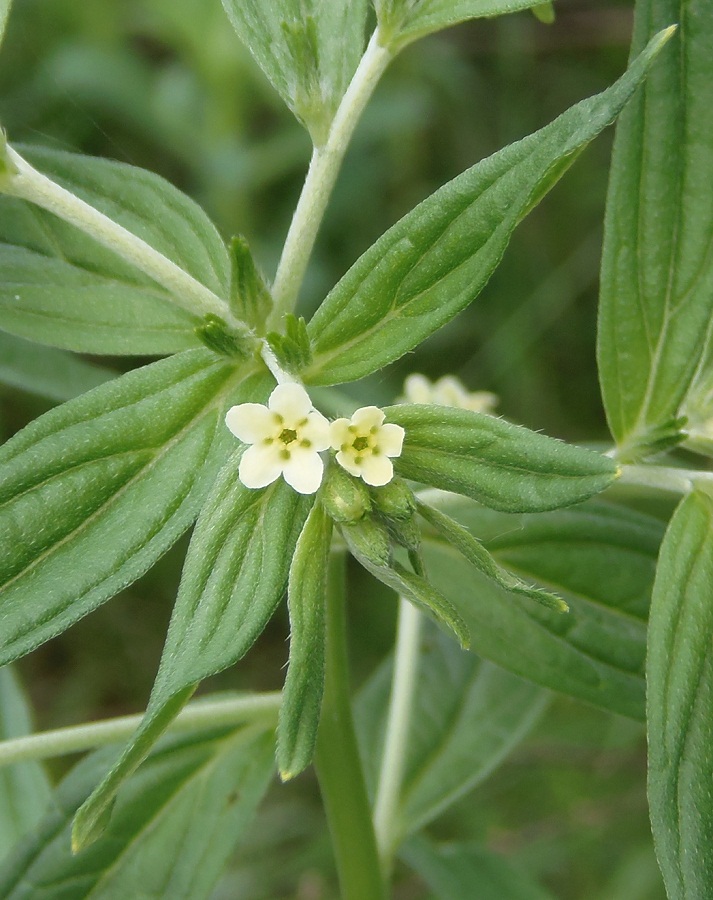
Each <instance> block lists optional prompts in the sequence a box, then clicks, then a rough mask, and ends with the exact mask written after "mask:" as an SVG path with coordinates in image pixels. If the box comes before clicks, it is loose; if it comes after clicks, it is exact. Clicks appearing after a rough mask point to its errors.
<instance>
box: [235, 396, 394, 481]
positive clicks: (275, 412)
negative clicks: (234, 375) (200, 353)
mask: <svg viewBox="0 0 713 900" xmlns="http://www.w3.org/2000/svg"><path fill="white" fill-rule="evenodd" d="M384 418H385V416H384V413H383V412H382V410H380V409H379V408H378V407H376V406H365V407H362V408H361V409H358V410H357V411H356V412H355V413H354V415H353V416H352V417H351V419H337V420H336V421H335V422H332V423H331V424H330V423H329V422H328V421H327V419H325V417H324V416H323V415H322V414H321V413H320V412H318V411H317V410H316V409H314V408H313V406H312V401H311V400H310V398H309V394H308V393H307V391H306V390H305V389H304V388H303V387H302V386H301V385H299V384H295V383H289V384H280V385H278V386H277V387H276V388H275V390H274V391H273V392H272V394H270V399H269V400H268V402H267V406H263V405H262V404H260V403H241V404H240V405H239V406H233V407H231V408H230V409H229V410H228V412H227V414H226V417H225V424H226V425H227V426H228V428H229V429H230V431H231V432H232V433H233V434H234V435H235V437H237V438H238V439H239V440H241V441H242V442H243V443H245V444H249V445H250V446H249V447H248V448H247V450H246V451H245V453H243V456H242V458H241V460H240V467H239V469H238V477H239V478H240V480H241V481H242V483H243V484H244V485H245V486H246V487H248V488H262V487H266V486H267V485H268V484H272V482H273V481H276V480H277V479H278V478H279V477H280V475H282V477H283V478H284V479H285V481H286V482H287V483H288V484H289V485H290V486H291V487H293V488H294V489H295V490H296V491H297V492H298V493H300V494H314V493H315V491H316V490H317V489H318V488H319V486H320V484H321V483H322V476H323V474H324V462H323V460H322V457H321V456H320V453H321V452H322V451H324V450H328V449H329V448H330V447H331V448H333V449H334V450H336V451H337V454H336V456H337V462H338V463H339V465H340V466H342V467H343V468H344V469H346V471H347V472H350V473H351V474H352V475H355V476H357V477H361V478H362V479H363V480H364V481H365V482H366V483H367V484H370V485H372V486H374V487H378V486H381V485H384V484H387V483H388V482H389V481H391V479H392V478H393V475H394V467H393V463H392V462H391V459H392V458H393V457H396V456H400V455H401V448H402V446H403V440H404V429H403V428H401V426H400V425H391V424H384Z"/></svg>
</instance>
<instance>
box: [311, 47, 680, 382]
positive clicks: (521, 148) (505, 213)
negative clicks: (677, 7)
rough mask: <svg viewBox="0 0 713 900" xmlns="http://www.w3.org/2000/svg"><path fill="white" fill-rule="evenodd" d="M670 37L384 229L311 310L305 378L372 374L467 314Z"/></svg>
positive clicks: (332, 379)
mask: <svg viewBox="0 0 713 900" xmlns="http://www.w3.org/2000/svg"><path fill="white" fill-rule="evenodd" d="M670 36H671V33H670V30H669V31H666V32H663V33H661V34H660V35H658V36H657V37H656V38H654V39H653V40H652V41H651V43H650V44H649V45H648V47H647V48H646V50H644V52H643V53H641V54H640V56H639V57H638V58H637V59H636V60H635V61H634V62H633V63H632V65H631V67H630V68H629V70H628V71H627V72H626V73H625V74H624V75H623V76H622V77H621V78H620V79H619V81H617V82H616V84H614V85H613V86H612V87H611V88H609V89H608V90H607V91H604V93H602V94H599V95H598V96H596V97H592V98H590V99H589V100H585V101H583V102H582V103H578V104H577V105H576V106H573V107H572V108H571V109H570V110H568V111H567V112H565V113H563V114H562V115H561V116H560V117H559V118H558V119H555V121H554V122H552V123H551V124H550V125H548V126H546V127H545V128H543V129H542V130H541V131H538V132H535V133H534V134H532V135H530V136H529V137H526V138H524V139H523V140H521V141H518V142H517V143H516V144H512V145H511V146H509V147H506V148H505V149H504V150H501V151H500V152H499V153H496V154H495V155H494V156H491V157H490V158H489V159H486V160H483V161H482V162H480V163H478V164H477V165H476V166H474V167H473V168H472V169H468V170H467V171H466V172H464V173H463V174H462V175H460V176H459V177H458V178H456V179H454V180H453V181H451V182H449V183H448V184H447V185H445V186H444V187H442V188H441V189H440V190H439V191H437V192H436V193H435V194H433V196H431V197H429V198H428V199H427V200H425V201H424V202H423V203H421V204H420V205H419V206H417V207H416V208H415V209H414V210H413V211H412V212H410V213H409V214H408V215H407V216H405V217H404V218H403V219H401V221H400V222H397V224H396V225H394V226H393V227H392V228H390V229H389V230H388V231H387V232H386V234H384V235H383V236H382V237H381V238H380V239H379V240H378V241H377V242H376V243H375V244H374V245H373V246H372V247H371V248H370V249H369V250H367V251H366V253H364V255H363V256H362V257H361V258H360V259H359V260H357V262H356V263H355V264H354V265H353V266H352V268H351V269H350V270H349V271H348V272H347V274H346V275H345V276H344V277H343V278H342V279H341V281H339V282H338V284H337V285H336V286H335V287H334V289H333V290H332V291H331V293H330V294H329V295H328V297H327V298H326V299H325V301H324V303H323V304H322V305H321V306H320V308H319V309H318V310H317V312H316V313H315V315H314V317H313V319H312V321H311V322H310V324H309V332H310V336H311V338H312V343H313V350H314V357H315V360H314V363H313V364H312V366H310V368H309V369H307V370H306V372H305V373H304V374H305V378H306V379H307V380H308V381H310V382H311V383H312V384H337V383H338V382H341V381H353V380H356V379H357V378H362V377H364V376H365V375H369V374H371V373H372V372H376V371H378V370H379V369H381V368H382V367H383V366H385V365H386V364H387V363H390V362H393V361H394V360H395V359H398V358H399V357H400V356H402V355H403V354H404V353H406V352H407V351H409V350H411V349H413V347H415V346H417V345H418V344H420V343H421V341H423V340H425V338H427V337H428V336H429V335H430V334H433V332H434V331H436V330H437V329H438V328H440V327H441V326H442V325H444V324H445V323H446V322H448V321H449V320H450V319H452V318H453V316H455V315H456V314H457V313H459V312H460V311H461V310H463V309H465V307H466V306H468V304H469V303H471V301H473V300H474V299H475V298H476V297H477V296H478V294H479V293H480V291H481V290H482V288H483V287H484V285H485V284H486V282H487V281H488V279H489V277H490V275H491V274H492V272H493V270H494V269H495V267H496V266H497V264H498V263H499V262H500V259H501V257H502V255H503V253H504V251H505V248H506V246H507V244H508V241H509V239H510V235H511V234H512V232H513V230H514V228H515V226H516V225H517V224H518V222H519V221H520V220H521V219H522V217H523V215H524V214H525V213H526V212H527V211H528V210H529V209H530V207H531V204H532V202H533V199H534V198H535V197H538V198H539V197H540V196H541V194H542V192H543V189H544V186H546V187H551V186H552V184H554V182H555V180H556V176H559V175H561V174H562V172H563V171H564V168H565V167H566V165H565V164H566V162H567V161H571V159H572V158H573V156H574V155H575V154H576V153H577V152H578V151H580V150H581V149H582V148H583V147H584V146H586V144H587V143H589V141H591V140H592V139H593V138H594V137H596V135H597V134H599V132H600V131H601V130H602V129H603V128H605V127H606V126H607V125H609V124H610V123H611V122H612V121H613V120H614V118H615V117H616V116H617V114H618V113H619V112H620V110H621V109H622V107H623V106H624V104H625V103H626V102H627V100H628V99H629V98H630V97H631V95H632V94H633V92H634V91H635V90H636V88H637V87H638V85H639V84H640V83H641V81H642V80H643V78H644V77H645V75H646V72H647V70H648V68H649V66H650V65H651V63H652V61H653V59H654V57H655V56H656V54H657V53H658V52H659V50H660V49H661V47H662V46H663V44H664V43H665V42H666V41H667V40H668V38H669V37H670Z"/></svg>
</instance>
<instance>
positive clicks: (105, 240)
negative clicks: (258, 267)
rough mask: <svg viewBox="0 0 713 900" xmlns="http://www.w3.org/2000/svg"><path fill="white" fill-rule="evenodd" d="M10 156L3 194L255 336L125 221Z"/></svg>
mask: <svg viewBox="0 0 713 900" xmlns="http://www.w3.org/2000/svg"><path fill="white" fill-rule="evenodd" d="M6 154H7V159H8V161H9V162H10V163H11V165H12V167H13V168H14V170H15V171H14V172H12V174H10V175H8V176H6V178H5V181H4V184H3V191H4V193H6V194H9V195H10V196H13V197H17V198H19V199H21V200H27V201H29V202H30V203H35V204H36V205H37V206H41V207H42V209H46V210H47V211H48V212H51V213H53V214H54V215H56V216H58V217H59V218H60V219H64V221H65V222H69V223H70V224H71V225H74V226H75V227H76V228H79V229H80V230H81V231H83V232H85V233H86V234H88V235H89V236H90V237H92V238H93V239H94V240H95V241H98V242H99V243H100V244H102V245H103V246H105V247H108V248H109V250H112V251H113V252H114V253H116V254H117V255H118V256H120V257H121V258H122V259H125V260H126V261H127V262H128V263H130V264H131V265H132V266H135V267H136V268H137V269H139V270H140V271H141V272H143V273H144V274H146V275H148V276H149V278H151V279H152V280H153V281H155V282H156V283H157V284H160V285H161V286H162V287H164V288H166V290H167V291H168V292H169V293H170V300H171V301H172V302H173V303H175V304H176V305H177V306H180V307H182V308H183V309H185V310H187V311H188V312H190V313H193V314H194V315H198V316H205V315H209V314H212V315H216V316H220V317H221V318H222V319H224V320H225V321H226V322H228V324H229V325H230V326H231V328H232V329H233V330H234V331H236V332H238V333H239V334H240V335H242V336H243V337H246V338H251V337H253V333H252V331H251V330H250V329H249V328H248V326H247V325H245V323H244V322H240V321H239V320H238V319H236V318H235V317H234V316H233V315H232V313H231V312H230V310H229V308H228V305H227V303H225V302H224V301H223V300H221V299H220V297H218V295H217V294H214V293H213V291H211V290H210V289H209V288H207V287H206V286H205V285H204V284H201V283H200V281H197V280H196V279H195V278H194V277H193V276H192V275H189V274H188V272H186V271H185V270H184V269H182V268H181V267H180V266H177V265H176V263H174V262H173V261H172V260H170V259H168V257H166V256H164V255H163V254H162V253H159V251H158V250H155V249H154V248H153V247H151V246H150V245H149V244H147V243H146V241H144V240H142V239H141V238H139V237H137V236H136V235H135V234H132V233H131V232H130V231H128V230H127V229H126V228H124V227H123V225H119V224H118V223H117V222H114V221H113V219H110V218H109V217H108V216H105V215H104V213H102V212H99V210H98V209H95V208H94V207H93V206H90V205H89V204H88V203H85V201H84V200H81V199H80V198H79V197H76V196H75V195H74V194H72V193H71V192H70V191H68V190H65V188H63V187H60V185H58V184H55V182H54V181H52V180H51V179H50V178H48V177H47V176H46V175H43V174H42V173H41V172H38V171H37V169H35V168H34V167H33V166H31V165H30V164H29V163H28V162H27V160H25V159H23V157H22V156H20V154H19V153H17V152H16V151H15V150H13V149H12V148H11V147H7V148H6Z"/></svg>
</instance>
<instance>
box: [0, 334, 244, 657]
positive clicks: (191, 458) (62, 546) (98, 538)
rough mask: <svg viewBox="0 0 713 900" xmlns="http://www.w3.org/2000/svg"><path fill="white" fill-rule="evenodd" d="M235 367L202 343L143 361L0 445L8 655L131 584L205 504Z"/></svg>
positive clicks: (0, 640) (0, 555)
mask: <svg viewBox="0 0 713 900" xmlns="http://www.w3.org/2000/svg"><path fill="white" fill-rule="evenodd" d="M236 378H237V375H236V372H235V370H234V369H232V368H231V367H230V366H227V365H225V364H223V363H222V362H220V361H219V360H218V359H217V358H216V357H215V356H213V354H211V353H209V352H208V351H203V350H194V351H188V352H186V353H183V354H180V355H178V356H175V357H172V358H171V359H167V360H162V361H160V362H157V363H154V364H152V365H150V366H146V367H145V368H142V369H136V370H134V371H132V372H130V373H128V374H127V375H123V376H121V377H120V378H117V379H115V380H113V381H110V382H107V383H106V384H103V385H100V386H99V387H97V388H95V389H94V390H92V391H89V393H87V394H84V395H83V396H81V397H78V398H76V399H75V400H70V401H69V402H68V403H65V404H64V405H63V406H59V407H56V408H55V409H53V410H51V411H50V412H48V413H46V414H45V415H44V416H42V417H40V418H39V419H37V420H36V421H34V422H32V423H31V424H30V425H28V426H27V427H26V428H25V429H24V430H23V431H21V432H20V433H19V434H17V435H15V437H13V438H12V439H11V440H9V441H8V442H7V443H6V444H4V445H3V446H2V447H0V615H1V616H2V621H3V628H2V634H1V635H0V661H1V662H3V663H4V662H8V661H9V660H11V659H14V658H16V657H18V656H21V655H22V654H23V653H27V652H28V651H30V650H32V649H33V648H34V647H36V646H38V644H40V643H42V642H43V641H46V640H48V639H49V638H50V637H53V636H54V635H55V634H59V633H60V632H61V631H63V630H64V629H66V628H68V627H69V626H70V625H71V624H73V623H74V622H76V621H77V619H79V618H81V617H82V616H84V615H86V614H87V613H88V612H90V611H91V610H93V609H94V608H95V607H97V606H98V605H99V604H101V603H103V602H104V601H105V600H108V599H109V598H110V597H112V596H113V595H114V594H116V593H117V592H118V591H120V590H122V588H124V587H126V586H127V585H128V584H130V583H131V582H132V581H134V580H135V579H136V578H138V577H139V576H140V575H141V574H143V573H144V572H145V571H146V570H147V569H148V568H149V567H150V566H151V565H153V563H154V562H155V561H156V560H157V559H158V558H159V557H160V556H161V555H162V554H163V553H165V551H166V550H167V549H168V548H169V547H170V546H171V545H172V544H173V542H174V541H175V540H176V539H177V538H178V537H179V536H180V535H181V534H182V533H183V532H184V531H185V530H186V528H188V526H189V525H190V524H191V522H192V521H193V519H194V518H195V516H196V514H197V513H198V510H199V509H200V507H201V505H202V503H203V500H204V498H205V495H206V493H207V491H208V488H209V486H210V484H211V481H212V480H213V479H214V477H215V473H216V471H217V470H218V467H219V466H220V464H221V461H222V459H223V458H224V454H225V451H226V442H229V440H230V436H229V435H228V433H227V429H225V427H224V425H223V422H222V413H223V410H224V408H225V405H226V403H227V402H228V399H227V398H228V395H229V393H230V391H231V389H234V388H233V384H234V381H235V379H236Z"/></svg>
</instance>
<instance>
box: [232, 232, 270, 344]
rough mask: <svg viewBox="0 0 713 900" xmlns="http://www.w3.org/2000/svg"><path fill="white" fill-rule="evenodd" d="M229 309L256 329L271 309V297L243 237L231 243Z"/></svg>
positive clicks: (235, 238)
mask: <svg viewBox="0 0 713 900" xmlns="http://www.w3.org/2000/svg"><path fill="white" fill-rule="evenodd" d="M230 257H231V263H232V266H231V277H230V308H231V310H232V311H233V313H235V315H236V316H237V318H238V319H242V320H244V321H245V322H247V323H248V324H249V325H252V326H253V327H255V328H257V329H259V328H260V327H261V326H262V325H264V323H265V320H266V319H267V317H268V316H269V315H270V313H271V312H272V296H271V294H270V291H269V290H268V289H267V285H266V284H265V280H264V278H263V277H262V275H261V274H260V271H259V270H258V268H257V266H256V265H255V261H254V260H253V257H252V254H251V252H250V248H249V247H248V245H247V242H246V240H245V239H244V238H243V237H234V238H233V239H232V241H231V242H230Z"/></svg>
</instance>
